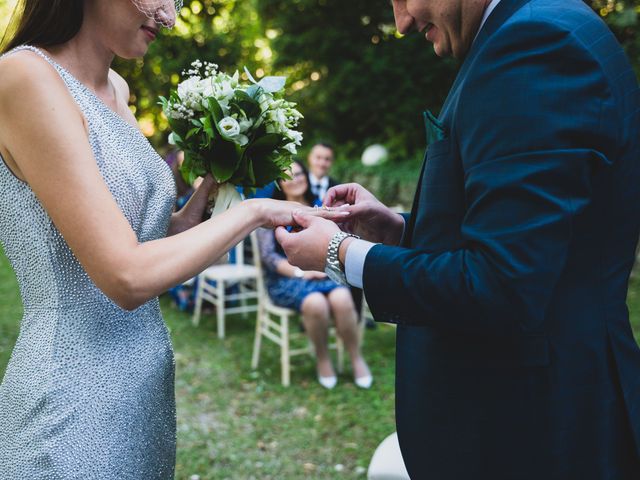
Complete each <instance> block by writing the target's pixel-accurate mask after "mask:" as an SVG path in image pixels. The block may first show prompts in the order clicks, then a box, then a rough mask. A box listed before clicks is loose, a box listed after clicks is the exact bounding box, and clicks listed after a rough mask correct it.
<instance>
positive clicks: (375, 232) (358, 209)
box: [325, 183, 404, 245]
mask: <svg viewBox="0 0 640 480" xmlns="http://www.w3.org/2000/svg"><path fill="white" fill-rule="evenodd" d="M325 205H326V206H327V207H333V208H339V210H340V211H345V212H349V216H348V217H347V220H346V221H344V223H342V228H343V230H345V231H346V232H349V233H354V234H356V235H358V236H359V237H362V238H363V239H365V240H369V241H370V242H375V243H384V244H386V245H398V244H399V243H400V239H401V238H402V233H403V232H404V219H403V218H402V216H400V215H398V214H397V213H395V212H393V211H392V210H391V209H389V208H388V207H386V206H385V205H384V204H383V203H382V202H380V201H379V200H378V199H377V198H376V197H375V196H374V195H373V194H372V193H371V192H369V191H368V190H367V189H365V188H364V187H362V186H361V185H358V184H357V183H347V184H344V185H338V186H336V187H333V188H331V189H329V191H328V192H327V196H326V198H325Z"/></svg>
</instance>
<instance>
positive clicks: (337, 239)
mask: <svg viewBox="0 0 640 480" xmlns="http://www.w3.org/2000/svg"><path fill="white" fill-rule="evenodd" d="M349 237H353V238H360V237H358V236H357V235H353V234H351V233H346V232H338V233H336V234H335V235H334V236H333V237H332V238H331V241H330V242H329V247H328V248H327V263H326V264H325V267H324V273H326V274H327V277H329V278H330V279H331V280H333V281H334V282H336V283H338V284H340V285H347V276H346V275H345V274H344V268H343V267H342V265H341V264H340V258H339V256H338V252H339V250H340V244H341V243H342V242H344V240H345V239H346V238H349Z"/></svg>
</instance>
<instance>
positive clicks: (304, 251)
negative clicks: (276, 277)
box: [276, 211, 349, 272]
mask: <svg viewBox="0 0 640 480" xmlns="http://www.w3.org/2000/svg"><path fill="white" fill-rule="evenodd" d="M293 219H294V220H295V222H296V223H297V224H298V225H300V226H301V227H302V228H303V230H300V231H292V232H289V231H287V229H286V228H283V227H278V228H277V229H276V240H277V241H278V243H280V245H281V246H282V249H283V250H284V253H285V254H286V255H287V259H288V260H289V263H290V264H291V265H294V266H296V267H299V268H301V269H302V270H314V271H319V272H322V271H324V268H325V263H326V257H327V248H328V247H329V242H330V241H331V238H332V237H333V236H334V235H335V234H336V233H338V232H339V231H340V228H339V227H338V226H337V225H336V224H335V223H333V222H332V221H330V220H326V219H324V218H320V217H319V216H317V215H313V214H308V213H303V212H302V211H297V212H294V214H293ZM347 240H349V239H347ZM347 240H345V242H346V241H347Z"/></svg>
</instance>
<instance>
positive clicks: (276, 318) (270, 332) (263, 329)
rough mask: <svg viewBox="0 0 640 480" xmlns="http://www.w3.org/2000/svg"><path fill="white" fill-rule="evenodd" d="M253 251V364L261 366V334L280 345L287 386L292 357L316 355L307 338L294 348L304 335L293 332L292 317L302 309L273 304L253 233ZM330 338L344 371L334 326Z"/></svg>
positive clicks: (339, 370) (340, 369)
mask: <svg viewBox="0 0 640 480" xmlns="http://www.w3.org/2000/svg"><path fill="white" fill-rule="evenodd" d="M251 251H252V255H253V262H254V264H255V265H256V267H257V269H258V278H257V290H258V313H257V315H256V334H255V339H254V343H253V356H252V359H251V367H252V368H253V369H256V368H258V364H259V363H260V349H261V348H262V338H263V337H264V338H266V339H267V340H270V341H272V342H273V343H275V344H276V345H278V346H279V347H280V367H281V376H282V385H283V386H285V387H288V386H289V385H290V383H291V357H294V356H296V355H303V354H309V355H311V356H313V355H314V351H313V345H312V343H311V342H310V341H308V339H307V346H306V347H304V348H297V349H292V348H291V343H292V342H293V341H295V340H297V339H299V338H300V337H302V336H305V337H306V335H304V334H303V333H301V332H291V328H290V327H291V322H290V320H292V319H297V318H298V317H299V313H298V312H297V311H295V310H292V309H289V308H283V307H279V306H277V305H274V304H273V302H271V299H270V298H269V292H267V289H266V287H265V284H264V277H263V270H262V261H261V259H260V250H259V248H258V236H257V235H256V233H255V232H254V233H252V234H251ZM329 335H330V338H331V339H333V341H332V342H330V344H329V348H331V349H334V350H336V351H337V357H338V372H339V373H342V370H343V367H344V345H343V343H342V340H341V339H340V338H339V337H338V336H337V335H336V332H335V329H334V328H331V329H330V331H329Z"/></svg>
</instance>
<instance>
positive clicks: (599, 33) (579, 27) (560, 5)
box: [501, 0, 615, 48]
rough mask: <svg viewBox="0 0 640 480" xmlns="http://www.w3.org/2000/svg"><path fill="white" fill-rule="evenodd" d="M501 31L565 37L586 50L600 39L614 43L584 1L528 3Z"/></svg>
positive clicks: (533, 0) (602, 22) (606, 29)
mask: <svg viewBox="0 0 640 480" xmlns="http://www.w3.org/2000/svg"><path fill="white" fill-rule="evenodd" d="M501 29H509V30H511V31H514V30H520V31H523V33H524V32H532V33H533V32H534V31H535V32H538V33H539V34H541V35H545V34H550V33H551V34H554V33H555V34H556V35H563V34H564V35H569V36H571V37H573V38H574V39H575V40H576V41H578V42H579V43H581V44H583V45H584V46H585V47H587V48H588V47H590V46H591V45H593V44H594V43H595V42H597V41H600V40H602V39H603V37H609V38H610V39H612V40H614V41H615V37H614V35H613V33H612V32H611V30H609V27H607V25H606V24H605V23H604V21H603V20H602V19H601V18H600V17H599V16H598V14H597V13H596V12H595V11H594V10H593V9H592V8H591V7H590V6H589V5H587V4H586V3H585V1H584V0H562V1H558V0H531V1H529V2H527V3H526V5H525V6H524V7H522V8H521V9H520V10H518V11H517V12H516V13H515V14H514V15H512V16H511V18H510V19H509V20H508V21H507V22H505V24H504V25H503V26H502V27H501Z"/></svg>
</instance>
